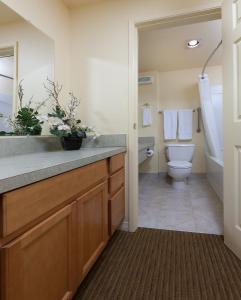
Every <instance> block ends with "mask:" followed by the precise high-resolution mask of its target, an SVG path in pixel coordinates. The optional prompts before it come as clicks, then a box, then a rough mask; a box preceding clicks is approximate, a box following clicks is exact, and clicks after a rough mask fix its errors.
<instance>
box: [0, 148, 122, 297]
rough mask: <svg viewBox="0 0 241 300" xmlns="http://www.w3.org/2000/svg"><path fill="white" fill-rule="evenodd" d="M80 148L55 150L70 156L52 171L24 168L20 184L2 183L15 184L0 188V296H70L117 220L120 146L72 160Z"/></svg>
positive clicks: (119, 203)
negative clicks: (69, 150)
mask: <svg viewBox="0 0 241 300" xmlns="http://www.w3.org/2000/svg"><path fill="white" fill-rule="evenodd" d="M81 151H82V152H84V151H86V153H87V152H88V151H87V150H86V149H85V150H80V151H74V152H73V153H66V152H65V153H64V152H63V153H62V154H61V155H66V156H67V157H68V155H69V156H71V159H70V158H69V160H68V162H65V163H63V164H62V166H61V168H60V165H57V164H56V167H58V173H59V174H56V175H54V176H53V174H52V173H51V172H50V171H49V172H47V174H48V175H46V176H47V178H45V179H43V174H42V173H38V170H37V169H36V173H34V172H33V171H31V172H30V173H27V172H26V170H25V173H23V174H22V177H19V179H20V178H22V181H23V182H24V186H22V187H21V186H18V185H19V184H20V183H19V181H16V180H17V175H16V176H14V178H12V179H11V180H12V181H10V185H12V187H17V188H14V189H11V190H6V191H4V192H2V193H1V198H0V204H1V205H0V262H1V269H0V270H1V272H0V274H1V277H0V280H1V288H0V290H1V300H33V299H34V300H67V299H72V297H73V295H74V294H75V292H76V290H77V288H78V286H79V285H80V283H81V282H82V280H83V279H84V277H85V276H86V275H87V274H88V272H89V271H90V269H91V268H92V266H93V265H94V263H95V262H96V260H97V258H98V257H99V255H100V254H101V252H102V251H103V249H104V248H105V246H106V245H107V243H108V240H109V239H110V237H111V236H112V235H113V233H114V232H115V230H116V229H117V228H118V226H119V225H120V223H121V222H122V220H123V218H124V216H125V148H124V147H122V148H121V147H119V148H118V147H116V148H112V149H108V148H106V149H96V150H95V151H97V152H98V155H95V156H94V155H92V156H91V157H88V155H87V154H86V157H85V159H84V158H78V159H77V156H78V153H79V156H80V153H82V152H81ZM92 151H94V150H92ZM33 155H34V154H33ZM46 155H47V154H46ZM49 155H51V153H49ZM75 155H76V158H75V159H74V158H73V157H74V156H75ZM82 155H83V154H82ZM23 157H24V156H23ZM23 157H22V158H21V157H20V159H22V160H23V159H24V158H23ZM29 157H30V158H29V159H30V160H31V155H29ZM52 163H53V162H52ZM40 164H41V157H40ZM74 164H75V167H73V165H74ZM23 166H24V163H23ZM78 166H79V167H78ZM25 167H26V166H25ZM23 168H24V167H23ZM69 168H72V170H68V169H69ZM50 170H55V169H54V166H52V168H50ZM67 170H68V171H67ZM54 172H56V170H55V171H54ZM40 178H41V180H40V181H39V179H40ZM31 181H33V182H31ZM0 183H1V180H0ZM26 183H27V185H26ZM8 184H9V183H8V182H7V181H6V179H5V181H3V185H1V187H2V188H4V189H7V187H8V189H9V187H10V185H8ZM14 184H15V185H14ZM22 184H23V183H22Z"/></svg>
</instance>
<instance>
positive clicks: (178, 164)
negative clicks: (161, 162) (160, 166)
mask: <svg viewBox="0 0 241 300" xmlns="http://www.w3.org/2000/svg"><path fill="white" fill-rule="evenodd" d="M168 166H169V167H170V168H172V169H190V168H192V163H190V162H189V161H169V162H168Z"/></svg>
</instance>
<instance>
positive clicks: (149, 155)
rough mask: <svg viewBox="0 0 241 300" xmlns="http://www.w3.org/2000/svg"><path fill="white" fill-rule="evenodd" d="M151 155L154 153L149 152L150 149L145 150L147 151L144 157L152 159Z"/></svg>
mask: <svg viewBox="0 0 241 300" xmlns="http://www.w3.org/2000/svg"><path fill="white" fill-rule="evenodd" d="M153 154H154V151H153V150H151V149H147V150H146V157H152V156H153Z"/></svg>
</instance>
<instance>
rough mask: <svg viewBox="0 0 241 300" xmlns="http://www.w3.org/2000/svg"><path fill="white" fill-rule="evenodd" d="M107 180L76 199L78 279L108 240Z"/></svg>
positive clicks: (91, 264)
mask: <svg viewBox="0 0 241 300" xmlns="http://www.w3.org/2000/svg"><path fill="white" fill-rule="evenodd" d="M107 188H108V187H107V182H105V183H103V184H101V185H99V186H97V187H96V188H94V189H92V190H90V191H89V192H88V193H86V194H85V195H83V196H82V197H81V198H79V199H78V200H77V218H78V227H77V234H78V238H77V240H78V254H79V255H78V279H79V282H81V280H82V279H83V277H84V276H85V275H86V274H87V273H88V271H89V270H90V268H91V267H92V266H93V264H94V263H95V261H96V259H97V258H98V257H99V255H100V253H101V252H102V250H103V249H104V247H105V245H106V243H107V240H108V215H107V211H108V194H107Z"/></svg>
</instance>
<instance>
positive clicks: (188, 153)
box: [166, 144, 195, 161]
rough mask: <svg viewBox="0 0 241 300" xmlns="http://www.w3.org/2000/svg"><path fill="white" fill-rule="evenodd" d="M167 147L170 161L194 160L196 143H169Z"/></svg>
mask: <svg viewBox="0 0 241 300" xmlns="http://www.w3.org/2000/svg"><path fill="white" fill-rule="evenodd" d="M166 149H167V157H168V159H169V161H192V158H193V153H194V149H195V145H194V144H168V145H166Z"/></svg>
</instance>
